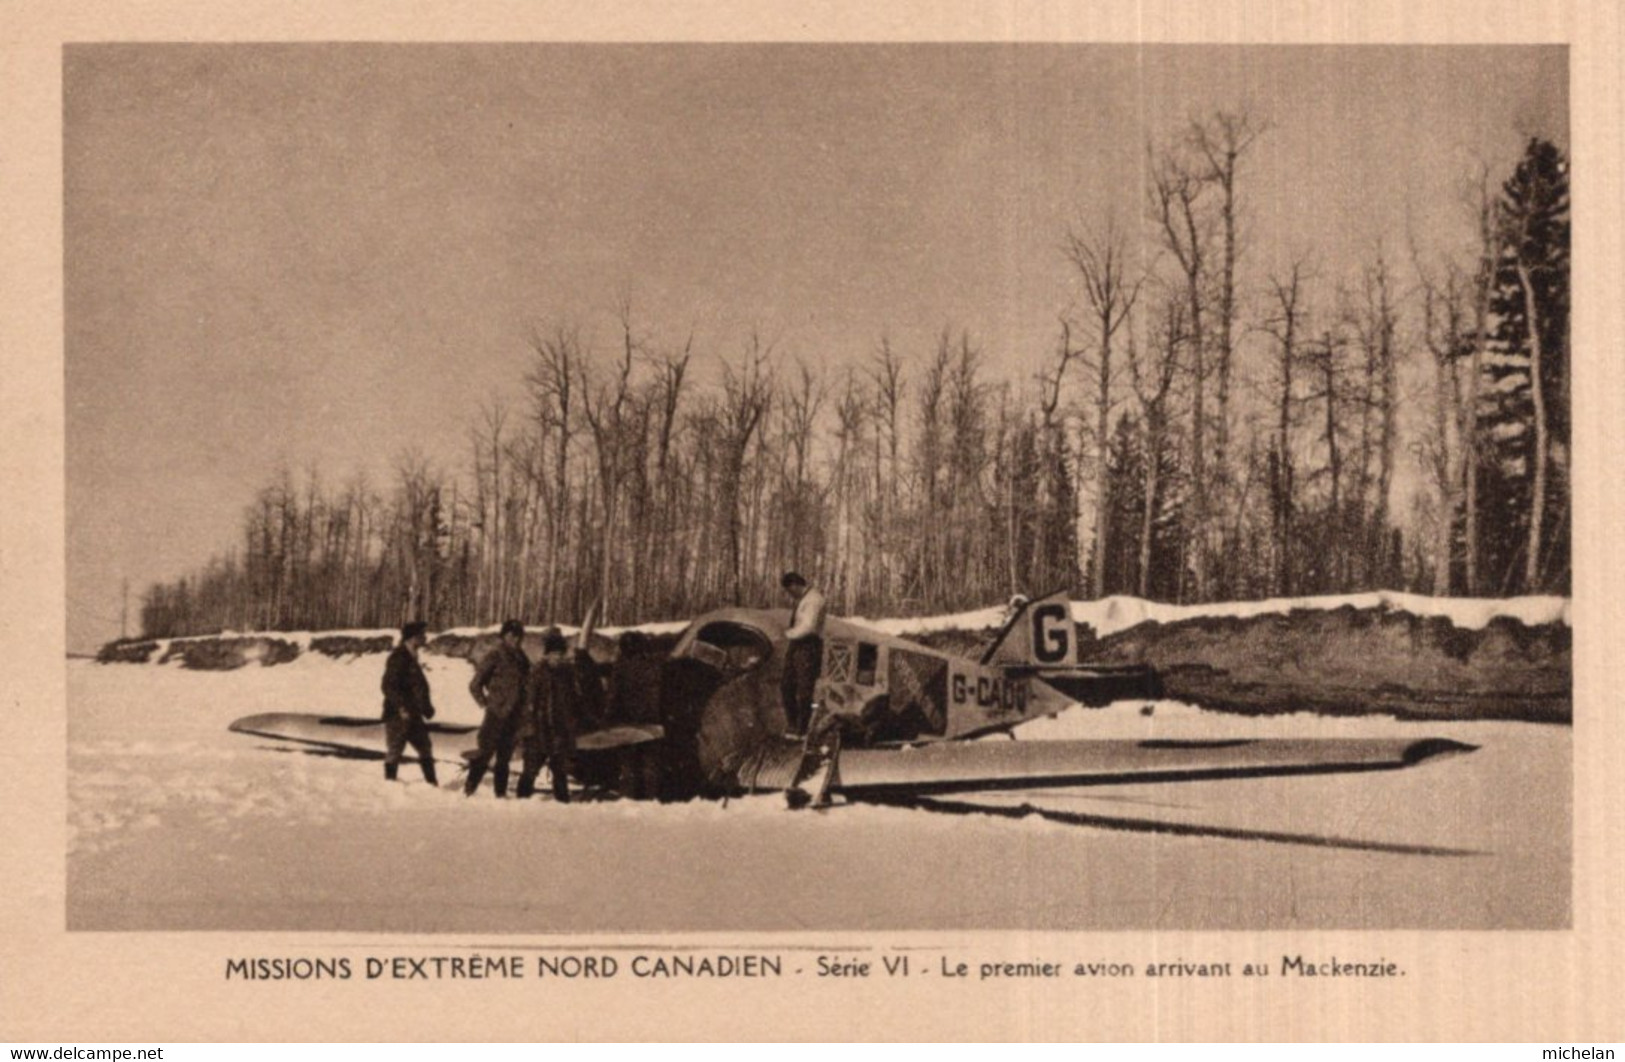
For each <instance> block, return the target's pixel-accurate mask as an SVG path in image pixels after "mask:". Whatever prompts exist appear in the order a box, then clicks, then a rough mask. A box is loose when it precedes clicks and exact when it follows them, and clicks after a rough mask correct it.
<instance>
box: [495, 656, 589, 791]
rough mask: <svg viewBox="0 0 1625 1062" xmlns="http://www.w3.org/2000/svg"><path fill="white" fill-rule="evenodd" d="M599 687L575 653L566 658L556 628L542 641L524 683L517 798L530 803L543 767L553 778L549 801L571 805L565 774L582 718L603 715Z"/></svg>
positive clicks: (586, 660)
mask: <svg viewBox="0 0 1625 1062" xmlns="http://www.w3.org/2000/svg"><path fill="white" fill-rule="evenodd" d="M602 703H603V686H602V685H601V684H600V683H599V680H598V669H597V665H595V664H594V663H593V661H592V657H590V656H588V655H587V651H586V649H585V647H578V648H577V650H576V653H575V659H573V660H572V659H571V658H570V645H569V643H568V642H567V641H565V639H564V635H563V633H561V632H560V631H559V629H558V628H557V627H549V628H548V630H547V632H546V633H545V634H543V635H542V659H541V662H540V663H538V664H537V665H536V666H535V667H533V668H531V669H530V679H529V680H528V682H527V683H526V691H525V710H524V720H523V722H522V723H521V724H520V736H521V738H522V739H523V742H524V745H523V747H524V758H523V764H522V766H521V767H520V771H519V789H518V792H517V794H516V795H518V796H519V797H521V798H525V797H529V796H531V795H532V794H533V793H535V792H536V776H537V775H538V774H540V773H541V770H542V766H543V764H547V765H548V766H549V767H550V768H551V770H552V773H553V797H554V799H556V800H557V801H558V802H559V803H561V804H568V803H569V802H570V784H569V778H570V768H571V761H572V760H573V759H574V758H575V750H576V731H577V728H578V726H579V722H580V719H581V717H582V716H583V715H585V714H588V713H592V714H595V715H596V714H602Z"/></svg>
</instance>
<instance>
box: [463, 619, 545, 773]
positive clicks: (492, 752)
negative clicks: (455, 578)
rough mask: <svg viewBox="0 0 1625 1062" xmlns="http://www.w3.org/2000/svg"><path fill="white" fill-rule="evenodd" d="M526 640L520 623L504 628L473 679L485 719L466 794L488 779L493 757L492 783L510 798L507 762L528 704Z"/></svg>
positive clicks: (476, 699) (472, 690) (472, 687)
mask: <svg viewBox="0 0 1625 1062" xmlns="http://www.w3.org/2000/svg"><path fill="white" fill-rule="evenodd" d="M524 640H525V626H524V624H522V623H520V622H519V621H518V620H508V621H507V622H506V623H504V624H503V625H502V632H501V633H500V634H499V635H498V638H497V644H496V646H495V647H494V648H492V650H491V651H490V652H488V653H486V654H485V659H483V660H481V661H480V666H479V667H477V668H475V670H474V680H473V681H472V682H470V683H469V684H468V692H469V693H471V694H473V695H474V703H476V704H478V705H479V706H480V707H481V708H483V709H485V720H484V721H483V722H482V723H480V736H479V751H478V752H477V753H475V755H474V758H473V759H472V760H470V761H469V764H468V781H467V782H466V783H465V784H464V785H463V792H464V793H466V794H467V795H468V796H473V795H474V793H475V791H476V790H478V789H479V787H480V779H481V778H483V777H485V769H486V768H487V767H488V766H490V764H491V760H492V758H493V757H495V759H496V768H495V770H493V771H492V772H491V781H492V783H493V785H494V787H495V789H496V794H497V796H498V797H505V796H507V795H508V761H509V760H511V759H513V746H514V739H515V737H516V735H517V734H518V731H519V717H520V715H521V714H523V707H524V701H525V678H526V676H527V675H528V674H529V673H530V658H529V657H528V656H526V655H525V650H524V649H523V648H521V645H522V644H523V642H524Z"/></svg>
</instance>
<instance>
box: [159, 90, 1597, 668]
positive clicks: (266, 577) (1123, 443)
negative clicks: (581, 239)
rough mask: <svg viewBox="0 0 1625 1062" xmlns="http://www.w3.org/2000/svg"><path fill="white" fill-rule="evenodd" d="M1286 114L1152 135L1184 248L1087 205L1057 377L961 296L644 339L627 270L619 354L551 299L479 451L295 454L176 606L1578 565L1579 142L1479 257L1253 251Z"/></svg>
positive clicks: (1347, 586)
mask: <svg viewBox="0 0 1625 1062" xmlns="http://www.w3.org/2000/svg"><path fill="white" fill-rule="evenodd" d="M1268 135H1269V129H1268V127H1267V124H1266V123H1263V122H1260V121H1258V120H1256V119H1254V118H1253V117H1252V116H1250V115H1248V114H1245V113H1240V114H1236V113H1217V114H1214V115H1212V116H1210V117H1207V118H1205V119H1201V120H1196V121H1193V122H1192V123H1191V125H1190V127H1189V128H1188V130H1186V132H1185V135H1183V136H1182V137H1180V138H1178V139H1176V140H1175V141H1174V142H1172V143H1170V144H1169V145H1167V146H1165V147H1163V148H1161V149H1159V150H1156V151H1154V152H1152V153H1151V157H1150V159H1149V167H1148V172H1149V177H1148V186H1147V189H1146V201H1145V209H1146V214H1145V219H1144V223H1143V224H1142V225H1140V226H1138V227H1137V229H1136V231H1137V232H1139V233H1141V234H1142V238H1143V233H1145V232H1148V231H1149V232H1155V234H1156V242H1157V246H1156V247H1154V248H1152V247H1147V246H1142V245H1136V244H1133V243H1131V242H1130V240H1129V239H1128V236H1127V234H1126V233H1125V231H1124V229H1123V228H1122V227H1119V226H1113V225H1106V226H1103V227H1101V228H1098V229H1094V230H1076V231H1072V232H1069V233H1067V234H1065V237H1064V246H1065V255H1064V259H1063V260H1059V264H1058V268H1065V269H1067V270H1069V271H1070V272H1071V274H1072V275H1073V277H1074V278H1075V280H1076V281H1077V286H1078V290H1079V291H1080V292H1081V298H1080V299H1079V300H1078V302H1077V304H1076V305H1075V306H1073V307H1070V308H1067V309H1066V310H1060V308H1058V310H1060V312H1058V318H1057V323H1056V328H1055V342H1054V347H1053V350H1052V352H1051V353H1050V354H1049V355H1048V356H1047V359H1046V361H1045V363H1044V366H1043V369H1042V371H1041V372H1040V373H1039V375H1038V377H1037V378H1036V379H1010V378H1008V377H1006V376H1003V375H1001V374H1000V373H998V372H996V371H995V370H994V369H993V368H992V365H993V362H994V359H992V358H990V357H989V355H988V354H987V353H986V351H985V350H984V349H983V348H982V347H981V346H980V344H979V342H978V340H977V339H976V338H975V337H973V336H971V335H969V334H967V333H965V332H963V331H959V330H956V329H953V328H945V329H944V330H943V332H942V334H941V336H940V338H939V339H938V341H937V342H936V344H935V345H934V347H933V348H932V349H928V350H919V351H912V350H911V351H901V350H897V349H895V348H894V346H893V345H892V343H891V342H890V341H889V340H887V339H886V338H884V337H878V338H877V341H876V347H875V349H874V351H873V352H872V353H871V354H870V355H869V356H868V357H867V358H866V359H863V360H862V361H861V363H856V364H849V365H845V366H844V367H842V368H839V369H829V368H825V367H811V366H809V365H807V364H806V363H804V362H801V361H795V360H791V359H786V358H784V357H782V356H780V355H779V354H778V353H777V352H775V351H774V350H773V349H772V345H771V344H770V343H767V342H765V341H764V340H763V339H762V338H761V337H760V336H758V335H752V336H751V337H750V338H749V339H748V340H746V341H745V344H744V346H743V349H736V350H733V351H719V352H713V351H702V350H697V349H695V343H694V340H693V339H692V337H688V338H684V337H661V336H651V335H648V334H646V333H645V332H644V331H643V330H641V328H640V326H639V322H638V321H637V320H636V317H635V313H634V309H633V307H632V306H631V304H630V302H625V303H623V304H622V306H621V307H620V313H619V320H618V325H619V327H618V330H617V331H618V335H619V342H618V344H617V348H616V349H615V350H613V351H605V350H601V349H600V350H594V349H590V347H589V344H588V343H587V341H586V340H584V339H583V337H582V334H581V333H580V331H579V330H578V329H575V328H572V327H569V326H566V325H563V324H558V323H551V324H538V325H536V326H535V327H534V328H533V329H532V331H531V334H530V337H529V350H528V351H527V355H526V357H527V362H528V367H527V370H526V371H525V373H524V376H523V379H522V380H516V381H515V386H514V388H513V392H512V398H511V399H509V400H505V401H493V402H491V403H488V404H487V405H485V406H484V407H483V408H482V409H480V410H479V411H478V413H477V415H476V416H475V417H474V418H473V420H472V421H471V423H470V426H469V432H468V449H467V451H466V452H465V454H463V455H460V456H453V455H439V458H438V460H436V461H430V460H429V459H427V458H425V457H424V456H423V455H421V454H418V453H412V454H407V455H403V456H402V457H401V458H400V459H399V460H398V461H397V462H396V465H395V468H394V472H393V474H392V476H391V478H390V480H389V481H388V482H369V481H368V480H367V479H366V478H364V477H360V476H356V477H352V478H350V479H349V480H347V481H344V482H342V483H329V482H328V481H326V480H325V479H324V478H323V476H322V475H321V474H320V472H319V471H318V470H316V469H311V470H308V471H307V472H306V473H305V474H303V475H302V476H300V477H298V479H297V481H296V479H295V477H294V476H293V475H292V474H290V473H288V472H285V471H284V472H282V473H280V474H278V475H277V476H276V477H275V479H274V481H273V482H271V483H269V484H267V485H265V486H264V488H263V489H262V490H261V491H260V492H259V494H258V497H257V500H256V502H255V503H254V505H253V506H252V507H251V508H250V509H248V511H247V512H246V513H245V514H244V521H243V528H242V535H241V539H240V540H239V541H238V542H237V543H236V544H235V545H234V546H232V547H231V548H229V549H227V550H226V551H225V552H223V553H222V554H220V555H219V556H217V557H215V558H214V559H213V560H211V561H210V562H209V563H208V564H207V565H206V566H205V567H203V568H202V569H201V570H199V571H197V572H195V573H193V574H191V575H189V576H187V577H185V578H183V579H180V580H178V581H176V582H173V583H167V584H160V585H155V586H153V587H151V588H150V589H149V590H148V591H147V593H146V594H145V596H144V600H143V607H142V616H141V619H142V628H143V633H144V634H145V635H146V636H149V637H160V636H169V635H177V634H188V633H204V632H209V631H215V630H220V629H239V630H242V629H265V630H277V629H283V630H285V629H333V628H351V627H366V628H371V627H387V626H394V625H397V624H399V623H400V622H402V621H403V620H405V619H407V618H411V617H422V618H424V619H426V620H428V621H429V622H430V623H431V624H432V625H433V626H435V627H446V626H452V625H458V624H490V623H494V622H497V621H499V620H500V619H502V618H504V617H508V616H515V617H520V618H522V619H525V620H526V621H528V622H532V623H535V622H545V621H551V620H558V621H573V620H575V619H578V618H579V617H581V616H582V614H583V613H584V612H585V610H586V607H587V605H588V604H589V603H590V602H591V601H593V600H595V599H602V600H603V601H604V602H605V612H604V614H605V616H606V618H607V619H608V620H609V621H610V622H616V623H630V622H638V621H644V620H651V619H671V618H677V617H684V616H688V615H691V614H694V613H696V612H699V611H702V610H705V609H708V608H711V607H714V606H718V605H723V604H728V603H736V602H742V603H756V604H760V603H764V602H767V601H770V600H776V598H777V595H776V593H775V587H776V580H777V576H778V574H779V572H780V571H781V570H783V569H784V568H789V567H793V568H797V569H800V570H802V571H804V572H806V573H807V574H808V575H810V576H811V577H812V578H813V579H814V580H815V581H817V582H818V583H819V584H821V585H822V586H823V587H824V588H825V590H826V592H827V593H828V594H829V596H830V599H831V602H832V606H833V607H834V608H835V609H836V610H837V611H839V612H842V613H850V614H864V613H868V614H887V615H904V614H911V613H921V612H932V611H939V610H953V609H960V608H968V607H977V606H983V605H986V604H989V603H991V602H996V601H999V600H1002V599H1003V598H1005V597H1007V596H1008V595H1010V594H1013V593H1016V592H1024V593H1034V592H1042V591H1048V590H1052V589H1056V588H1068V589H1070V590H1072V591H1073V592H1074V593H1075V594H1076V595H1078V596H1101V595H1104V594H1113V593H1131V594H1137V595H1139V596H1142V597H1148V598H1153V599H1157V600H1164V601H1178V602H1200V601H1209V600H1228V599H1238V598H1251V597H1261V596H1278V595H1287V594H1290V595H1298V594H1311V593H1332V592H1351V591H1360V590H1368V589H1375V588H1402V589H1409V590H1416V591H1421V592H1430V593H1434V594H1460V595H1468V596H1505V595H1511V594H1519V593H1533V592H1557V593H1561V592H1566V591H1567V589H1568V586H1569V582H1570V559H1569V535H1570V528H1569V516H1570V502H1571V489H1570V478H1569V469H1570V428H1569V408H1570V403H1569V390H1570V373H1569V366H1570V352H1569V320H1568V318H1569V288H1570V284H1569V205H1568V163H1567V160H1566V159H1565V157H1564V156H1563V154H1562V153H1561V152H1560V151H1559V149H1558V148H1556V147H1555V146H1554V145H1553V144H1551V143H1549V142H1547V141H1545V140H1541V139H1538V138H1535V139H1531V140H1529V142H1528V144H1527V146H1526V148H1525V151H1524V153H1523V155H1522V157H1521V158H1520V159H1519V160H1518V162H1517V163H1516V165H1515V167H1514V168H1513V169H1512V172H1511V173H1510V174H1506V175H1504V179H1502V180H1501V181H1500V183H1499V185H1497V184H1496V183H1495V182H1494V181H1493V180H1492V179H1491V176H1490V175H1489V174H1488V173H1487V172H1486V173H1484V174H1480V175H1478V177H1477V179H1476V180H1471V179H1469V180H1467V181H1465V182H1464V186H1470V187H1471V188H1472V191H1471V192H1470V193H1469V194H1468V195H1467V196H1466V197H1465V198H1466V199H1468V200H1470V202H1467V203H1465V204H1451V205H1450V206H1451V207H1452V208H1454V209H1459V210H1461V212H1462V213H1463V215H1464V216H1467V217H1470V220H1471V223H1472V226H1473V228H1474V230H1475V231H1476V239H1475V240H1474V241H1473V247H1472V250H1471V252H1470V253H1467V254H1464V255H1463V254H1458V255H1454V256H1452V255H1448V254H1442V253H1438V252H1435V253H1433V254H1432V255H1431V256H1430V255H1428V254H1425V253H1423V252H1422V251H1420V250H1418V249H1416V248H1409V249H1407V254H1406V255H1405V257H1404V259H1403V260H1401V261H1397V262H1396V261H1395V260H1393V259H1391V258H1389V257H1388V256H1387V255H1386V254H1385V253H1383V252H1382V251H1373V253H1372V254H1371V255H1370V256H1369V257H1368V260H1367V261H1366V262H1364V263H1363V265H1362V266H1361V267H1360V268H1359V269H1358V271H1357V275H1350V276H1341V277H1336V278H1328V277H1323V276H1321V275H1319V273H1318V271H1317V269H1316V266H1315V265H1314V260H1313V259H1312V258H1311V257H1309V256H1305V257H1302V258H1300V259H1297V260H1295V261H1293V262H1292V263H1291V264H1290V265H1288V266H1286V267H1285V268H1283V269H1280V270H1276V271H1271V272H1269V273H1268V274H1267V275H1254V274H1253V273H1252V272H1250V271H1248V270H1247V269H1245V261H1246V254H1247V252H1248V250H1249V248H1248V246H1247V240H1246V235H1245V229H1246V226H1245V225H1244V224H1243V223H1242V222H1243V218H1244V213H1243V204H1244V202H1245V193H1246V175H1247V165H1248V160H1249V157H1250V156H1251V155H1252V154H1253V153H1254V152H1255V151H1256V150H1257V146H1258V144H1259V143H1260V142H1261V141H1262V140H1263V139H1264V138H1267V137H1268ZM1147 263H1149V264H1147ZM1401 266H1403V267H1405V268H1400V267H1401ZM1402 278H1403V279H1402ZM718 356H720V360H721V373H720V379H719V380H717V381H716V382H714V383H710V384H706V385H701V384H700V383H698V382H696V379H695V377H696V375H698V374H696V373H695V372H694V369H695V366H696V364H697V363H698V362H700V361H702V360H704V359H706V358H710V357H718Z"/></svg>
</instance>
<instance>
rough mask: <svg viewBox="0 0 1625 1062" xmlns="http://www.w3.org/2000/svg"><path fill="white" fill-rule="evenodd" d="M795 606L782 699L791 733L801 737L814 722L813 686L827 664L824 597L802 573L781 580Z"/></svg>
mask: <svg viewBox="0 0 1625 1062" xmlns="http://www.w3.org/2000/svg"><path fill="white" fill-rule="evenodd" d="M779 585H780V586H782V587H784V592H785V593H787V594H789V595H790V600H791V601H792V602H793V604H792V605H791V609H790V627H789V629H788V630H786V631H785V632H784V636H785V638H786V639H787V640H788V641H787V644H786V647H785V651H784V672H783V676H782V677H781V679H780V681H779V695H780V697H781V699H782V701H783V703H784V720H785V725H786V726H787V727H788V728H789V732H790V733H791V734H792V735H794V736H796V737H800V736H802V735H803V734H805V733H806V732H807V726H808V724H809V723H811V722H812V700H813V686H814V685H815V684H816V683H817V682H818V674H819V672H820V670H822V668H823V664H824V595H823V594H821V593H819V592H818V590H817V588H816V587H812V586H809V585H807V580H806V579H805V578H803V577H802V575H801V574H800V573H799V572H785V573H784V577H783V578H782V579H780V580H779Z"/></svg>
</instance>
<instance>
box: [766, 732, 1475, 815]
mask: <svg viewBox="0 0 1625 1062" xmlns="http://www.w3.org/2000/svg"><path fill="white" fill-rule="evenodd" d="M1473 748H1474V746H1472V745H1464V744H1462V743H1460V742H1456V741H1449V740H1446V739H1443V738H1425V739H1415V738H1341V739H1291V738H1266V739H1238V740H1221V741H1173V740H1146V741H1136V740H1100V741H1018V740H1012V741H996V740H987V741H976V742H944V743H939V744H931V745H920V746H915V747H911V748H900V749H853V748H849V749H846V750H844V751H843V752H841V754H840V762H839V767H838V770H839V776H838V781H837V783H836V785H835V786H834V788H835V790H836V791H838V792H840V793H843V794H845V795H846V796H847V797H848V798H850V799H858V800H861V799H863V798H864V797H866V796H872V797H888V796H898V795H908V796H933V795H941V794H947V793H965V792H983V791H988V790H1001V789H1003V790H1011V789H1031V788H1039V787H1054V786H1088V785H1121V784H1124V783H1135V782H1181V781H1202V780H1208V779H1218V778H1257V777H1267V776H1271V775H1289V774H1336V773H1343V772H1353V771H1382V770H1396V769H1399V768H1402V767H1409V766H1412V765H1414V764H1417V763H1421V762H1422V761H1423V760H1427V759H1430V758H1432V757H1434V756H1440V755H1445V754H1448V753H1459V752H1470V751H1472V750H1473ZM775 766H777V765H770V766H769V767H768V768H767V769H765V770H764V771H763V772H762V773H761V774H760V775H759V776H758V777H757V778H756V779H755V784H756V785H757V786H758V787H760V788H767V789H771V788H782V787H784V786H787V785H788V784H789V780H788V778H786V779H783V780H780V779H779V778H778V777H777V774H778V773H780V772H779V771H777V770H774V769H773V768H774V767H775Z"/></svg>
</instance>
